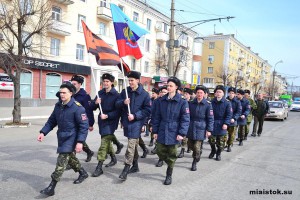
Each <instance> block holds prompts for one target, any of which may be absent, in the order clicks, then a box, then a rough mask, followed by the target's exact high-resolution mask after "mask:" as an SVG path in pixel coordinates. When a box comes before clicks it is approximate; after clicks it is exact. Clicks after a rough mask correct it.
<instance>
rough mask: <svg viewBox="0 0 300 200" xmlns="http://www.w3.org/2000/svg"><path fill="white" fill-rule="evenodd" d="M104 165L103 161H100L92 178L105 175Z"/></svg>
mask: <svg viewBox="0 0 300 200" xmlns="http://www.w3.org/2000/svg"><path fill="white" fill-rule="evenodd" d="M102 165H103V161H99V162H98V165H97V167H96V169H95V171H94V173H93V174H92V177H98V176H100V175H101V174H103V170H102Z"/></svg>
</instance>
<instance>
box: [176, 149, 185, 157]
mask: <svg viewBox="0 0 300 200" xmlns="http://www.w3.org/2000/svg"><path fill="white" fill-rule="evenodd" d="M184 151H185V149H184V148H181V151H180V153H179V155H178V156H177V158H183V157H184Z"/></svg>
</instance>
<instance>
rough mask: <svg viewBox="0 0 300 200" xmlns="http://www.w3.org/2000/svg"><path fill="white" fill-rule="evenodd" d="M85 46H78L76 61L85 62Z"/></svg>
mask: <svg viewBox="0 0 300 200" xmlns="http://www.w3.org/2000/svg"><path fill="white" fill-rule="evenodd" d="M83 51H84V45H81V44H77V45H76V60H80V61H83V60H84V57H83V56H84V53H83Z"/></svg>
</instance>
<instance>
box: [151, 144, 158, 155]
mask: <svg viewBox="0 0 300 200" xmlns="http://www.w3.org/2000/svg"><path fill="white" fill-rule="evenodd" d="M156 152H157V148H156V145H155V147H154V148H153V149H152V150H151V153H152V154H156Z"/></svg>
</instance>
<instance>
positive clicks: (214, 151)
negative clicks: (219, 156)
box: [208, 144, 216, 159]
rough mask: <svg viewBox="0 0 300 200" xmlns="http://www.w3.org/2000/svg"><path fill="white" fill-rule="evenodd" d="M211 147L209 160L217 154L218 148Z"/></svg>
mask: <svg viewBox="0 0 300 200" xmlns="http://www.w3.org/2000/svg"><path fill="white" fill-rule="evenodd" d="M210 147H211V152H210V154H209V156H208V158H209V159H212V158H213V157H214V156H215V154H216V146H215V145H212V144H211V145H210Z"/></svg>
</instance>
